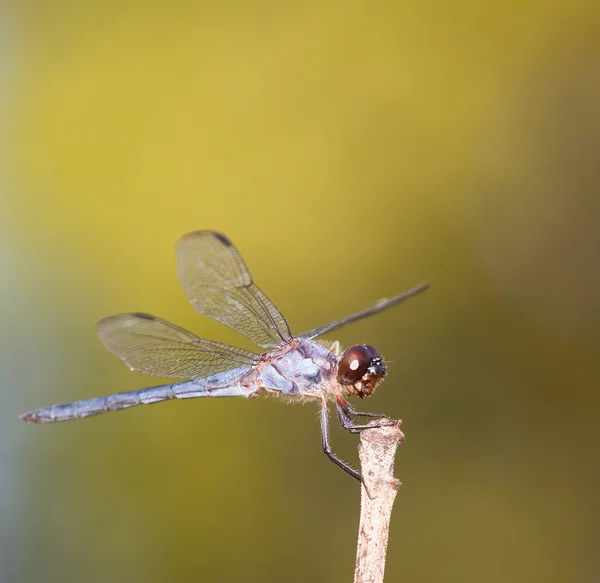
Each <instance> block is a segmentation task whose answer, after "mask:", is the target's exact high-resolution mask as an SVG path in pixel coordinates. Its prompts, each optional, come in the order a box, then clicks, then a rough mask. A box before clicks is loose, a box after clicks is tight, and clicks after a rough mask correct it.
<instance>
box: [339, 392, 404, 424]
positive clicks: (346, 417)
mask: <svg viewBox="0 0 600 583" xmlns="http://www.w3.org/2000/svg"><path fill="white" fill-rule="evenodd" d="M335 407H336V409H337V414H338V417H339V419H340V423H341V425H342V427H343V428H344V429H347V430H348V431H349V432H350V433H360V432H361V431H362V430H363V429H372V428H373V427H391V426H392V425H396V423H397V421H396V420H395V419H390V418H389V417H388V416H387V415H383V414H382V413H362V412H361V411H355V410H354V409H353V408H352V407H351V406H350V403H348V401H346V400H345V399H344V398H342V397H338V398H337V399H336V401H335ZM352 415H355V416H356V417H375V418H376V419H381V422H379V423H371V424H368V425H359V424H357V423H355V422H354V421H353V419H352Z"/></svg>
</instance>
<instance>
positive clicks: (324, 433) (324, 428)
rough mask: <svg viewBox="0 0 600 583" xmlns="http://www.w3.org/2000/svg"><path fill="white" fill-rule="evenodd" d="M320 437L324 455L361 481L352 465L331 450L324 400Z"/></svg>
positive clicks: (324, 402) (327, 414)
mask: <svg viewBox="0 0 600 583" xmlns="http://www.w3.org/2000/svg"><path fill="white" fill-rule="evenodd" d="M321 439H322V445H323V452H324V453H325V455H326V456H327V457H328V458H329V459H330V460H331V461H332V462H333V463H334V464H336V465H337V466H338V467H340V468H342V470H344V471H345V472H347V473H348V474H350V475H351V476H352V477H353V478H356V479H357V480H358V481H359V482H363V481H364V480H363V477H362V476H361V475H360V474H359V473H358V472H357V471H356V470H355V469H354V468H353V467H352V466H350V465H348V464H347V463H346V462H345V461H344V460H342V459H340V458H339V457H338V456H337V455H336V454H335V453H333V452H332V451H331V445H330V444H329V410H328V409H327V402H326V401H323V402H322V404H321Z"/></svg>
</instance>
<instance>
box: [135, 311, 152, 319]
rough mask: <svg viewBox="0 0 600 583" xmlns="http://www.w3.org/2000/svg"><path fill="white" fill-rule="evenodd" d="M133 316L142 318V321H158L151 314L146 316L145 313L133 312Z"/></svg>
mask: <svg viewBox="0 0 600 583" xmlns="http://www.w3.org/2000/svg"><path fill="white" fill-rule="evenodd" d="M131 315H132V316H134V317H136V318H142V320H156V318H155V317H154V316H151V315H150V314H145V313H144V312H133V313H132V314H131Z"/></svg>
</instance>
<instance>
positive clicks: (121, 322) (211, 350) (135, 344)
mask: <svg viewBox="0 0 600 583" xmlns="http://www.w3.org/2000/svg"><path fill="white" fill-rule="evenodd" d="M96 331H97V333H98V336H99V337H100V340H102V343H103V344H104V346H106V348H107V349H108V351H109V352H112V353H113V354H115V355H116V356H118V357H119V358H120V359H121V360H122V361H123V362H124V363H125V364H126V365H127V366H128V367H129V368H130V369H131V370H135V371H139V372H143V373H145V374H149V375H154V376H159V377H165V378H178V379H198V378H203V377H207V376H210V375H214V374H218V373H222V372H224V371H227V370H230V369H232V368H235V367H240V366H242V367H243V366H247V367H248V370H250V368H251V367H252V365H253V364H254V363H255V361H256V359H257V358H258V355H256V354H253V353H252V352H249V351H247V350H243V349H241V348H236V347H234V346H228V345H226V344H221V343H219V342H212V341H210V340H204V339H203V338H198V337H197V336H195V335H194V334H192V333H191V332H187V331H186V330H184V329H183V328H179V326H175V325H174V324H170V323H169V322H165V321H164V320H161V319H160V318H155V317H154V316H150V315H149V314H141V313H133V314H118V315H116V316H109V317H108V318H104V319H103V320H100V322H98V324H96Z"/></svg>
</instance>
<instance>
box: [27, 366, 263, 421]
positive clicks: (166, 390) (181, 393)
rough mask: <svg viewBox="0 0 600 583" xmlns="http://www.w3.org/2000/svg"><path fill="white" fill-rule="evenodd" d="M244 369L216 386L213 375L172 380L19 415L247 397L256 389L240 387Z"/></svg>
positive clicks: (61, 416)
mask: <svg viewBox="0 0 600 583" xmlns="http://www.w3.org/2000/svg"><path fill="white" fill-rule="evenodd" d="M246 372H247V371H246V370H245V369H234V370H232V371H228V372H227V373H223V374H222V375H219V376H220V378H221V380H229V381H230V382H229V383H227V384H226V385H225V386H215V384H213V383H210V382H207V381H208V380H209V379H212V380H213V381H214V379H215V377H208V378H206V379H196V380H191V381H183V382H179V383H173V384H171V385H160V386H158V387H150V388H148V389H140V390H139V391H129V392H126V393H114V394H112V395H107V396H106V397H97V398H95V399H84V400H83V401H75V402H74V403H67V404H65V405H52V406H51V407H42V408H41V409H36V410H35V411H30V412H29V413H25V414H23V415H21V419H22V420H23V421H26V422H28V423H56V422H59V421H69V420H70V419H81V418H83V417H91V416H92V415H98V414H99V413H104V412H105V411H118V410H120V409H128V408H129V407H135V406H136V405H152V403H160V402H161V401H169V400H171V399H197V398H199V397H250V396H252V394H253V393H254V392H255V390H252V389H244V388H242V387H241V386H240V385H239V384H238V383H237V382H236V381H237V379H239V378H240V376H242V375H243V374H245V373H246Z"/></svg>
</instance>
